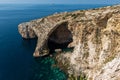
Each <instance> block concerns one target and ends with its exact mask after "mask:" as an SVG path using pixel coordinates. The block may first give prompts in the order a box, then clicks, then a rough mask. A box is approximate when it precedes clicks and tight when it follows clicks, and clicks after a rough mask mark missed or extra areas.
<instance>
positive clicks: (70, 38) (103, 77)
mask: <svg viewBox="0 0 120 80" xmlns="http://www.w3.org/2000/svg"><path fill="white" fill-rule="evenodd" d="M18 30H19V33H20V34H21V36H22V37H23V38H25V39H31V38H36V37H37V38H38V41H37V45H36V49H35V52H34V53H33V56H34V57H40V56H45V55H49V54H51V52H54V50H56V49H64V48H73V50H72V51H68V52H65V51H59V52H58V53H59V54H58V55H57V56H56V60H57V62H58V64H60V67H61V68H62V67H63V68H64V69H65V70H66V73H67V74H68V75H69V80H70V79H71V78H72V77H71V76H74V77H79V76H81V75H82V77H86V78H87V80H120V5H114V6H107V7H102V8H96V9H90V10H78V11H74V12H63V13H59V14H53V15H51V16H47V17H44V18H41V19H36V20H32V21H30V22H25V23H21V24H19V26H18Z"/></svg>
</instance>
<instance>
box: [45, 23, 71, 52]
mask: <svg viewBox="0 0 120 80" xmlns="http://www.w3.org/2000/svg"><path fill="white" fill-rule="evenodd" d="M71 42H73V36H72V33H71V31H70V30H69V29H68V23H67V22H64V23H62V24H60V25H58V26H57V28H56V29H55V30H54V31H53V32H52V33H51V34H50V36H49V38H48V42H47V44H48V48H49V49H50V53H53V52H54V51H55V49H62V50H63V49H66V48H68V45H69V44H70V43H71Z"/></svg>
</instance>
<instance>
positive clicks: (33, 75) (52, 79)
mask: <svg viewBox="0 0 120 80" xmlns="http://www.w3.org/2000/svg"><path fill="white" fill-rule="evenodd" d="M103 6H107V5H105V4H104V5H103V4H99V5H98V4H97V5H89V4H85V5H83V4H81V5H65V4H64V5H62V4H59V5H56V4H45V5H43V4H0V80H66V78H67V76H66V75H65V74H64V72H62V71H61V70H60V69H59V68H57V67H56V68H53V67H51V65H52V64H54V60H53V59H52V58H50V57H46V58H38V59H35V58H34V57H33V56H32V55H33V52H34V49H35V46H36V39H32V40H23V39H22V38H21V36H20V34H19V33H18V24H19V23H22V22H26V21H30V20H33V19H38V18H42V17H45V16H48V15H52V14H54V13H56V12H57V13H60V12H66V11H67V12H69V11H75V10H83V9H91V8H98V7H103Z"/></svg>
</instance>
